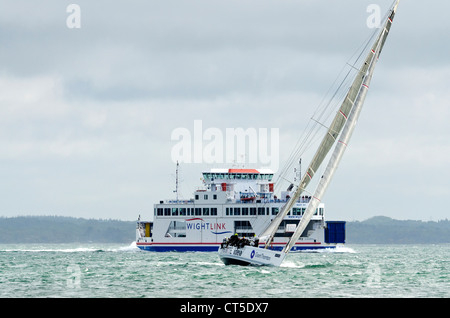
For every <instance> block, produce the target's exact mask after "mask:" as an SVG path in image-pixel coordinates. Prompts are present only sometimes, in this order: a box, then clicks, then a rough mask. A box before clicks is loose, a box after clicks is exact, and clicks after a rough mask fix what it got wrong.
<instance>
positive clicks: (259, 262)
mask: <svg viewBox="0 0 450 318" xmlns="http://www.w3.org/2000/svg"><path fill="white" fill-rule="evenodd" d="M285 256H286V254H285V253H283V252H281V251H273V250H268V249H263V248H259V247H253V246H244V247H243V248H238V247H236V246H228V247H223V248H220V249H219V257H220V259H221V260H222V262H223V263H224V264H225V265H241V266H248V265H252V266H280V265H281V263H282V262H283V260H284V258H285Z"/></svg>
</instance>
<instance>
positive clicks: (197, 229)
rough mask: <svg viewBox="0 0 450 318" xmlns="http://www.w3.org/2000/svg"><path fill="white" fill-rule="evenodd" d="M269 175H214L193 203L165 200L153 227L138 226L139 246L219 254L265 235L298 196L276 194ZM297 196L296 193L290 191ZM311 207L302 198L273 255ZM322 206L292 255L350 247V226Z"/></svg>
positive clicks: (207, 176)
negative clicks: (232, 240) (230, 244)
mask: <svg viewBox="0 0 450 318" xmlns="http://www.w3.org/2000/svg"><path fill="white" fill-rule="evenodd" d="M273 176H274V173H273V171H271V170H268V169H235V168H232V169H211V170H210V171H207V172H203V186H202V188H200V189H197V190H196V191H195V192H194V195H193V198H191V199H190V200H177V199H176V200H163V201H160V202H159V203H157V204H155V205H154V215H153V221H143V220H140V219H139V220H138V221H137V228H136V245H137V246H138V247H139V248H140V249H142V250H146V251H154V252H168V251H178V252H186V251H213V252H217V251H218V249H219V247H220V245H221V243H222V242H223V241H224V239H227V238H229V237H231V236H232V235H236V234H237V236H238V237H240V238H243V237H246V238H252V237H255V236H257V235H259V234H260V233H261V232H262V231H263V230H264V229H265V228H266V227H267V225H268V224H270V222H271V221H272V219H273V218H274V217H275V216H276V215H277V214H278V212H279V211H280V210H281V208H282V207H283V206H284V205H285V204H286V202H287V200H288V199H289V197H290V195H291V194H292V191H282V192H281V197H280V198H278V197H277V196H276V195H275V194H274V183H273V181H272V179H273ZM290 190H292V189H290ZM309 201H310V197H308V196H302V197H300V198H299V199H298V200H297V201H296V203H295V204H294V206H293V207H292V209H291V211H290V212H289V213H288V214H287V215H286V217H284V219H283V221H282V222H281V224H280V226H279V228H278V230H277V232H276V234H275V238H274V240H273V242H272V244H271V247H270V248H271V249H274V250H281V249H282V247H283V246H284V245H286V243H287V242H288V240H289V237H290V236H291V235H292V233H293V232H294V231H295V229H296V227H297V224H298V223H299V221H300V220H301V218H302V215H303V213H304V211H305V210H306V207H307V205H308V202H309ZM324 214H325V205H324V204H323V203H321V204H319V206H318V207H317V209H316V211H315V213H314V215H313V217H312V218H311V220H310V222H309V224H308V226H307V228H306V230H305V231H304V234H303V235H302V236H301V237H299V239H298V241H297V242H296V244H295V245H294V246H293V247H292V251H293V252H295V251H301V250H317V249H323V248H334V247H336V245H337V244H343V243H345V222H343V221H334V222H330V221H328V222H326V221H325V219H324Z"/></svg>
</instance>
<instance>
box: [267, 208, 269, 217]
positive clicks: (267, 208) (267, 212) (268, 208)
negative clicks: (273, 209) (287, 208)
mask: <svg viewBox="0 0 450 318" xmlns="http://www.w3.org/2000/svg"><path fill="white" fill-rule="evenodd" d="M266 211H267V213H266V215H269V207H267V208H266Z"/></svg>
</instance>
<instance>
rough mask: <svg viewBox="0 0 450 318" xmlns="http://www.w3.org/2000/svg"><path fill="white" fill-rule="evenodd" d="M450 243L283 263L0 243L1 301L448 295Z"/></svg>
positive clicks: (306, 255)
mask: <svg viewBox="0 0 450 318" xmlns="http://www.w3.org/2000/svg"><path fill="white" fill-rule="evenodd" d="M449 274H450V244H438V245H346V246H342V247H338V248H337V249H335V250H322V251H320V252H301V253H291V254H289V255H288V256H287V257H286V259H285V260H284V262H283V264H282V266H281V267H243V266H237V265H231V266H225V265H224V264H223V263H222V262H221V261H220V259H219V257H218V254H217V253H215V252H184V253H175V252H166V253H157V252H146V251H141V250H140V249H138V248H137V247H136V244H135V243H131V242H130V244H3V245H0V297H1V298H183V299H195V298H221V297H224V298H234V299H245V298H249V299H250V298H251V299H253V298H259V299H264V298H266V299H271V298H362V297H363V298H399V297H401V298H448V297H449V296H450V275H449Z"/></svg>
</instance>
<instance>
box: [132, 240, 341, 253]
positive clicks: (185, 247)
mask: <svg viewBox="0 0 450 318" xmlns="http://www.w3.org/2000/svg"><path fill="white" fill-rule="evenodd" d="M285 245H286V244H285V243H278V244H276V245H275V244H274V246H273V247H272V248H270V250H273V251H281V250H282V249H283V247H284V246H285ZM136 246H137V247H138V248H140V249H141V250H143V251H149V252H217V250H218V249H219V247H220V243H211V244H208V243H174V244H171V243H145V242H144V243H143V242H140V243H139V242H137V243H136ZM262 246H263V245H261V247H262ZM336 246H337V245H336V244H323V243H298V244H296V245H295V246H294V247H293V248H292V250H291V253H292V252H294V253H295V252H303V251H319V250H323V249H333V248H336Z"/></svg>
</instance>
